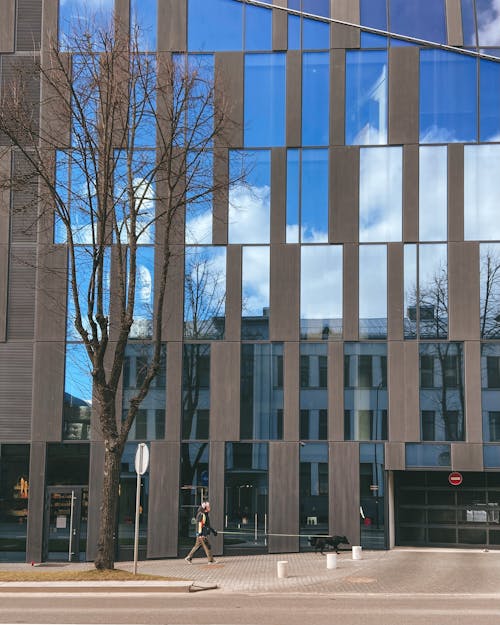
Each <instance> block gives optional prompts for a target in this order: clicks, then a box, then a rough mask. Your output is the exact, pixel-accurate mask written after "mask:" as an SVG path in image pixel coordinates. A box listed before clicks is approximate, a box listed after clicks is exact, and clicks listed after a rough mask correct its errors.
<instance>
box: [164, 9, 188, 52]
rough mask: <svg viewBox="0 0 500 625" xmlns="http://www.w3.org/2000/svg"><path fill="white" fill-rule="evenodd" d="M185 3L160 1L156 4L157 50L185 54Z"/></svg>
mask: <svg viewBox="0 0 500 625" xmlns="http://www.w3.org/2000/svg"><path fill="white" fill-rule="evenodd" d="M186 23H187V2H179V0H161V2H158V50H159V51H162V52H163V51H172V52H185V51H186V50H187V26H186Z"/></svg>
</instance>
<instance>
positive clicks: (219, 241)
mask: <svg viewBox="0 0 500 625" xmlns="http://www.w3.org/2000/svg"><path fill="white" fill-rule="evenodd" d="M213 184H214V201H213V207H214V209H213V210H214V212H213V238H212V240H213V244H214V245H227V224H228V208H229V197H228V184H229V153H228V150H226V149H224V148H217V149H215V150H214V183H213Z"/></svg>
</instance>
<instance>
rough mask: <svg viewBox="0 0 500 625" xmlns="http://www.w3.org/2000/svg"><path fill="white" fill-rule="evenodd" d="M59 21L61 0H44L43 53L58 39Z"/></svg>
mask: <svg viewBox="0 0 500 625" xmlns="http://www.w3.org/2000/svg"><path fill="white" fill-rule="evenodd" d="M1 1H2V0H0V2H1ZM58 22H59V0H44V2H43V6H42V54H45V53H46V52H47V51H48V50H50V48H51V47H53V44H54V43H55V42H56V41H57V37H58V34H59V33H58V30H59V24H58Z"/></svg>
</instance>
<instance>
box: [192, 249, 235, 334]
mask: <svg viewBox="0 0 500 625" xmlns="http://www.w3.org/2000/svg"><path fill="white" fill-rule="evenodd" d="M225 310H226V248H225V247H186V250H185V271H184V337H185V338H192V339H222V338H223V337H224V327H225Z"/></svg>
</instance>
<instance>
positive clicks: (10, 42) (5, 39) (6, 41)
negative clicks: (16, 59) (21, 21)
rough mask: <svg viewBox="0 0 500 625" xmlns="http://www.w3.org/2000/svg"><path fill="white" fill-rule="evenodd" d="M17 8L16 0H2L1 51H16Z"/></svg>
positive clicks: (0, 5)
mask: <svg viewBox="0 0 500 625" xmlns="http://www.w3.org/2000/svg"><path fill="white" fill-rule="evenodd" d="M15 10H16V1H15V0H0V15H1V16H2V19H0V53H2V52H14V32H15V31H14V20H15Z"/></svg>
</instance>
